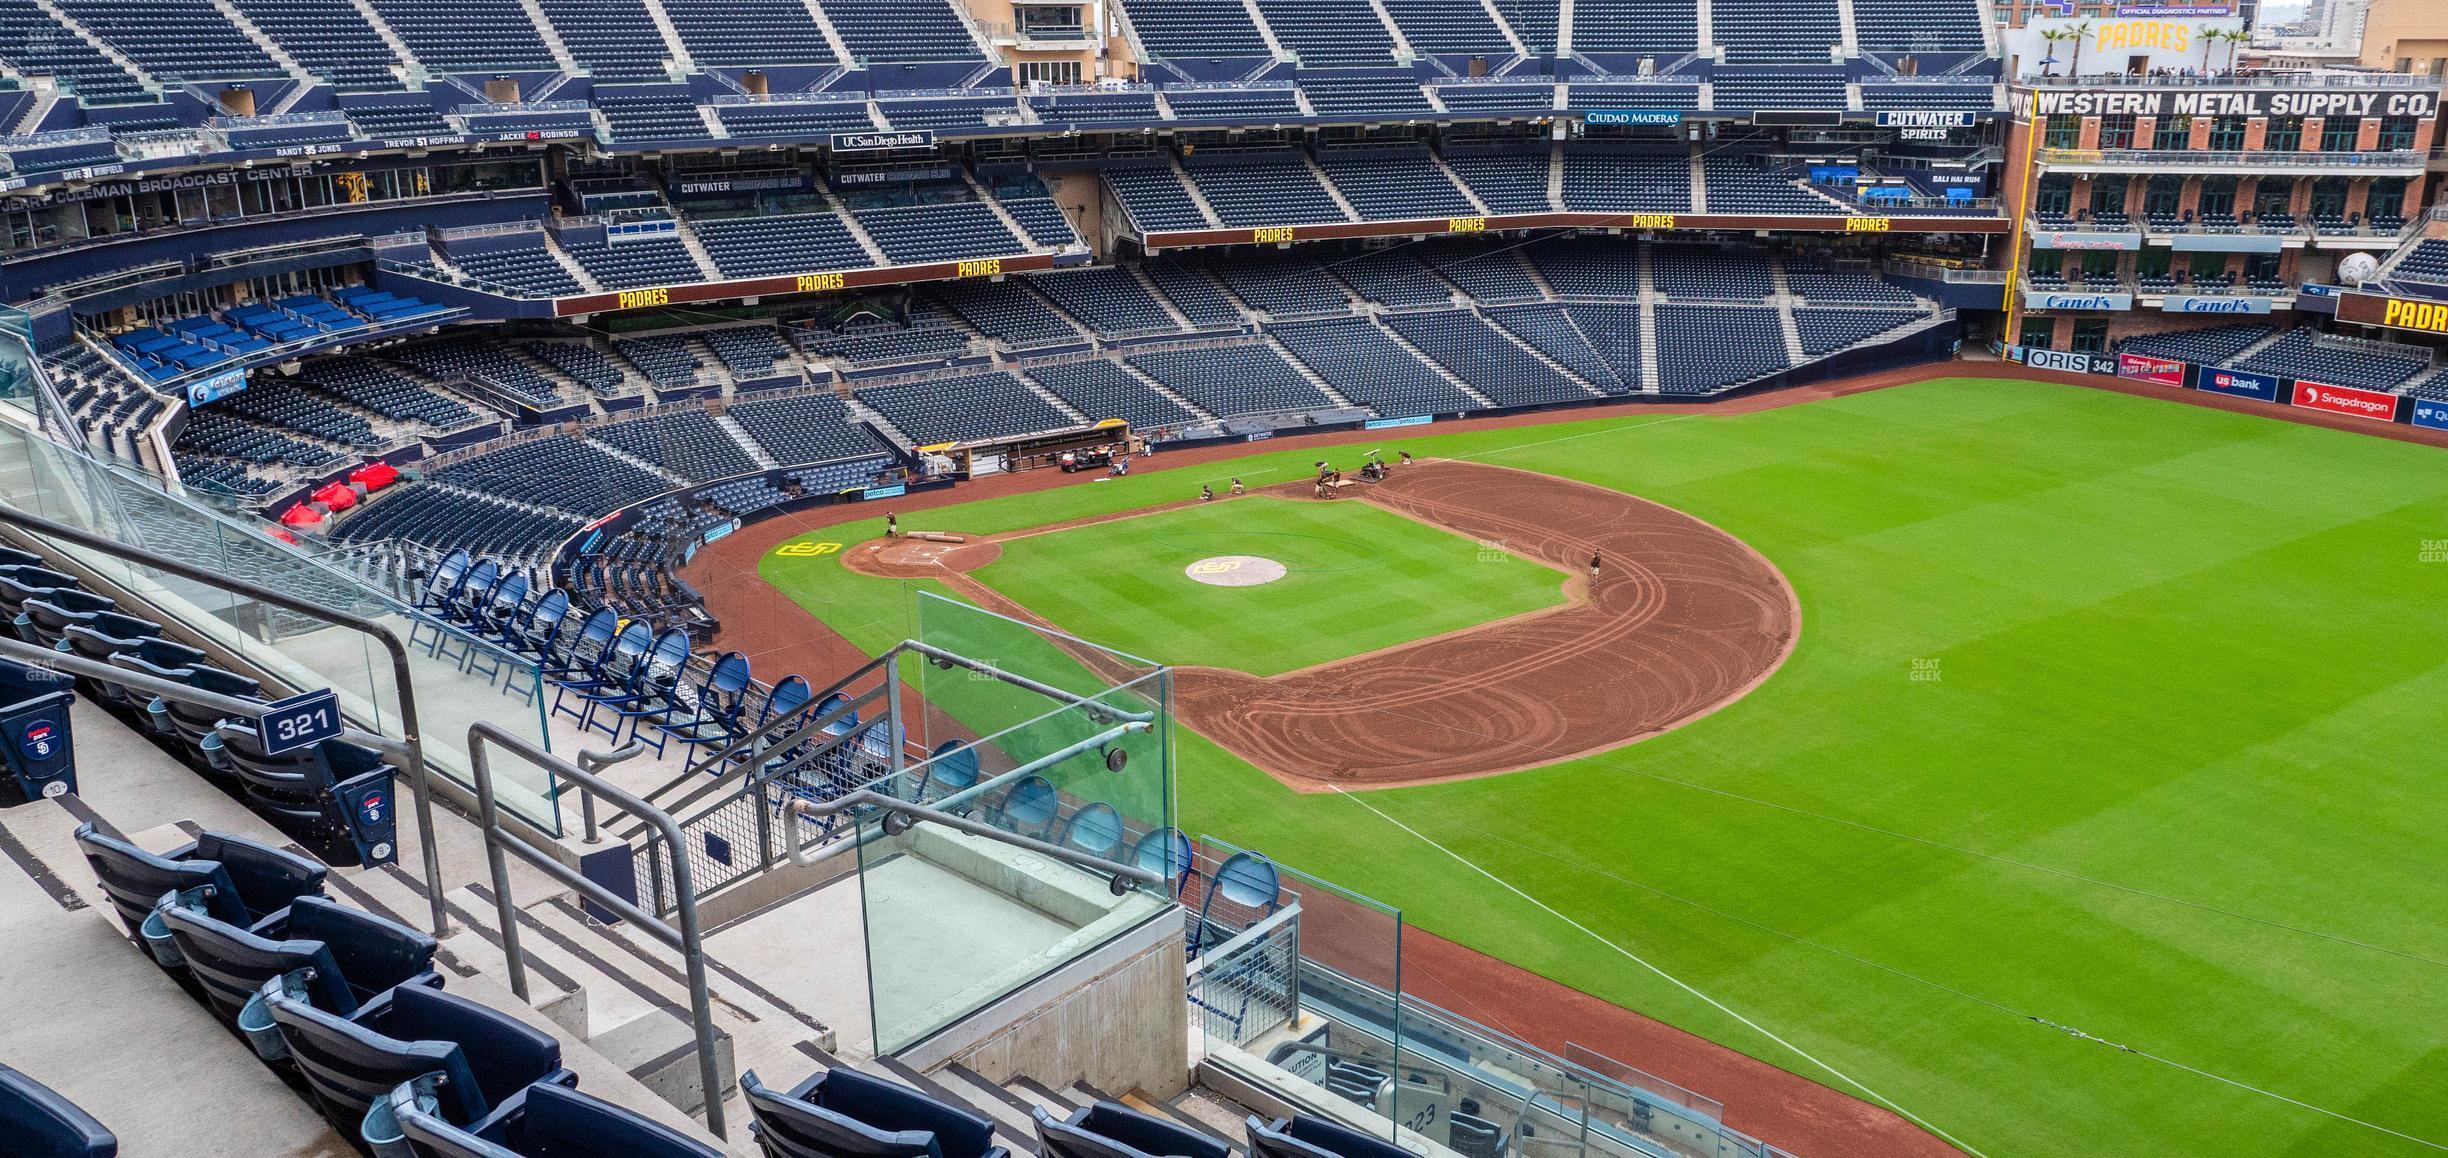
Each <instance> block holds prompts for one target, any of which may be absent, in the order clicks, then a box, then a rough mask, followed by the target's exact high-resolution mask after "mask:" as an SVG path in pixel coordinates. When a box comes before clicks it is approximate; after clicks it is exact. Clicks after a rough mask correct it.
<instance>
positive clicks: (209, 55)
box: [60, 0, 281, 80]
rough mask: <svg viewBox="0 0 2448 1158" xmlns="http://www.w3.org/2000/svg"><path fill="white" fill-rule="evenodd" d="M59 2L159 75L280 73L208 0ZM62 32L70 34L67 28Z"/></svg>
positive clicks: (197, 77) (205, 76)
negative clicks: (140, 2) (132, 2)
mask: <svg viewBox="0 0 2448 1158" xmlns="http://www.w3.org/2000/svg"><path fill="white" fill-rule="evenodd" d="M60 8H61V9H62V10H63V11H65V12H67V13H68V15H70V16H72V17H74V18H75V19H76V21H77V22H78V23H80V24H83V25H84V26H85V27H86V28H88V29H91V30H92V31H93V33H94V35H96V36H99V37H101V38H102V39H103V40H105V41H107V42H109V44H110V45H111V47H113V48H116V49H118V50H119V51H121V52H124V53H126V54H127V56H128V59H130V60H133V61H135V62H136V66H137V67H138V68H141V69H144V70H145V71H146V72H149V73H151V74H153V75H154V76H157V77H162V78H164V79H168V80H229V79H239V78H245V77H271V76H279V75H281V68H280V65H278V64H275V63H273V60H272V58H271V57H269V56H266V55H264V51H263V49H260V48H257V47H256V46H255V42H254V41H252V40H249V39H247V35H246V33H244V32H241V31H239V30H238V26H237V25H235V24H232V23H230V22H229V18H228V17H226V16H223V15H222V14H221V12H220V10H219V9H217V8H215V7H213V5H212V4H211V2H210V0H145V2H144V3H142V4H124V3H119V2H118V0H60ZM60 35H62V36H66V35H68V33H66V32H65V31H62V32H61V33H60Z"/></svg>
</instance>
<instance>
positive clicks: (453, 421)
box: [298, 355, 480, 430]
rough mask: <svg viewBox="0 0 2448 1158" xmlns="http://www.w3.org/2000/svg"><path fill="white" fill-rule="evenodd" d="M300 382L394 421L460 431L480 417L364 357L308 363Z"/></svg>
mask: <svg viewBox="0 0 2448 1158" xmlns="http://www.w3.org/2000/svg"><path fill="white" fill-rule="evenodd" d="M298 381H300V382H303V383H305V384H307V385H309V386H312V387H314V388H315V389H317V390H321V391H323V392H324V393H326V394H330V395H332V396H333V397H336V398H339V399H341V400H342V401H345V402H348V403H350V404H351V405H355V406H362V407H364V408H366V409H368V410H371V411H373V412H374V413H376V414H380V415H382V416H383V417H385V418H389V419H392V420H394V421H400V422H422V423H424V424H426V425H428V426H432V427H435V428H437V429H441V430H457V429H459V428H460V427H463V426H467V425H470V424H472V423H474V422H476V421H477V420H478V419H479V417H480V416H479V415H478V414H477V413H476V411H474V410H472V409H470V408H469V407H468V406H467V404H466V403H463V402H460V401H459V400H457V399H455V398H450V397H447V396H445V395H442V394H439V393H436V392H435V391H433V390H430V389H428V388H426V387H424V386H422V385H419V384H418V383H416V382H415V381H414V380H412V379H410V378H408V377H407V376H405V375H403V374H400V373H398V372H397V371H394V370H388V369H385V368H383V367H382V366H380V365H378V364H376V363H374V362H371V361H368V360H366V359H364V358H357V357H350V356H346V355H343V356H340V357H334V358H321V359H317V360H315V361H312V362H308V363H306V364H305V365H304V366H303V367H300V368H299V370H298Z"/></svg>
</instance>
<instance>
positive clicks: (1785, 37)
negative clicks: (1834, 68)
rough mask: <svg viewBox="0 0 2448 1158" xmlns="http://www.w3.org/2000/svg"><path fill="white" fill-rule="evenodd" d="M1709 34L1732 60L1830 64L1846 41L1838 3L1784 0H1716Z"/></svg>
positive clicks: (1758, 62) (1760, 62)
mask: <svg viewBox="0 0 2448 1158" xmlns="http://www.w3.org/2000/svg"><path fill="white" fill-rule="evenodd" d="M1709 33H1710V38H1711V39H1713V40H1715V41H1716V42H1717V43H1719V44H1721V45H1724V46H1725V59H1726V63H1728V64H1826V63H1827V62H1828V54H1829V52H1830V50H1832V49H1834V48H1836V47H1838V46H1839V45H1840V44H1842V43H1843V41H1844V29H1843V28H1842V27H1840V26H1839V24H1838V22H1837V19H1836V6H1835V5H1833V4H1790V3H1785V2H1784V0H1714V3H1712V4H1711V5H1710V8H1709Z"/></svg>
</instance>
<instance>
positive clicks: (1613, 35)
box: [1573, 0, 1700, 72]
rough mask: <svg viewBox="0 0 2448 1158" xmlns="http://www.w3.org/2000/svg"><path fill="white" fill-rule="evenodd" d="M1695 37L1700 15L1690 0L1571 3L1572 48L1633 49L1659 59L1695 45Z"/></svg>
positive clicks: (1583, 50)
mask: <svg viewBox="0 0 2448 1158" xmlns="http://www.w3.org/2000/svg"><path fill="white" fill-rule="evenodd" d="M1699 37H1700V18H1699V15H1698V11H1697V9H1696V7H1695V6H1694V5H1693V4H1692V3H1691V2H1690V0H1581V2H1579V3H1576V4H1574V5H1573V51H1575V52H1581V53H1592V52H1599V53H1612V52H1620V53H1627V54H1632V53H1637V54H1640V55H1643V56H1656V57H1659V58H1661V60H1660V63H1663V62H1664V60H1665V59H1669V58H1673V57H1678V56H1682V55H1684V54H1685V53H1688V52H1690V51H1692V50H1693V49H1694V48H1696V47H1698V45H1697V43H1696V42H1697V41H1698V40H1699ZM1622 71H1625V72H1630V71H1632V70H1631V69H1624V70H1622Z"/></svg>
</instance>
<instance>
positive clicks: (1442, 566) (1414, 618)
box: [975, 495, 1564, 676]
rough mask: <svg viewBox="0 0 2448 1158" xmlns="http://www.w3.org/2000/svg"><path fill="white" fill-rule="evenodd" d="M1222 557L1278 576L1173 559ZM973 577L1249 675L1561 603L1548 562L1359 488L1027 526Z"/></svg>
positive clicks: (1075, 625) (1143, 650) (1038, 604)
mask: <svg viewBox="0 0 2448 1158" xmlns="http://www.w3.org/2000/svg"><path fill="white" fill-rule="evenodd" d="M1220 555H1254V556H1259V557H1262V558H1269V559H1273V560H1275V561H1277V562H1280V563H1282V564H1283V565H1284V566H1285V568H1286V569H1287V572H1288V573H1287V574H1286V575H1285V576H1284V577H1283V578H1281V579H1278V580H1276V581H1274V582H1272V583H1266V584H1261V585H1258V586H1252V587H1217V586H1212V585H1209V584H1204V583H1199V582H1197V581H1195V580H1193V579H1192V578H1191V577H1190V576H1189V575H1188V574H1186V573H1185V571H1184V568H1186V567H1188V566H1189V565H1191V564H1193V563H1196V562H1198V561H1199V560H1202V559H1207V558H1212V557H1215V556H1220ZM975 574H976V577H977V579H978V580H979V581H980V582H982V583H985V584H986V585H987V586H990V587H993V588H994V589H995V590H997V591H999V592H1001V593H1003V594H1004V595H1007V596H1010V597H1011V598H1012V599H1014V600H1016V601H1018V602H1019V603H1020V605H1021V606H1023V607H1026V608H1028V609H1029V610H1030V611H1033V612H1035V613H1037V614H1038V615H1041V616H1044V617H1045V618H1047V619H1048V620H1051V621H1052V622H1054V623H1055V624H1057V625H1060V626H1062V627H1063V628H1065V629H1066V630H1069V631H1070V632H1071V633H1072V634H1074V635H1079V636H1081V637H1083V638H1087V639H1093V640H1095V641H1096V642H1099V643H1103V644H1106V645H1108V646H1112V647H1118V648H1121V649H1122V650H1124V651H1127V652H1131V653H1133V654H1136V655H1144V656H1147V657H1148V658H1150V659H1155V660H1160V661H1163V662H1166V663H1172V664H1177V665H1201V666H1207V667H1221V668H1231V669H1234V670H1236V671H1244V672H1248V673H1250V674H1252V675H1261V676H1265V675H1277V674H1280V673H1283V672H1287V671H1295V670H1298V669H1301V668H1306V667H1314V666H1316V665H1318V664H1322V663H1329V662H1332V661H1334V660H1339V659H1345V658H1348V657H1351V656H1355V655H1362V654H1366V653H1368V652H1372V651H1378V650H1381V649H1384V648H1388V647H1393V646H1396V645H1398V644H1403V643H1408V642H1410V641H1412V640H1416V639H1424V638H1427V637H1429V636H1434V635H1442V634H1444V633H1446V632H1449V631H1458V630H1461V629H1462V628H1465V627H1470V626H1473V625H1476V624H1481V623H1487V622H1490V621H1493V620H1498V619H1505V618H1509V617H1511V616H1515V615H1520V614H1523V613H1526V612H1530V611H1536V610H1539V609H1540V608H1545V607H1554V606H1558V605H1560V604H1562V603H1563V602H1564V593H1563V579H1564V577H1563V576H1562V575H1561V574H1559V573H1558V572H1556V571H1554V570H1551V569H1549V568H1546V567H1543V566H1540V565H1538V564H1536V563H1531V562H1527V561H1525V560H1522V559H1520V558H1518V557H1516V556H1513V555H1510V554H1507V553H1504V552H1501V551H1499V552H1495V553H1493V554H1492V555H1491V554H1487V553H1485V552H1483V551H1482V549H1481V548H1480V546H1479V544H1477V543H1475V542H1473V541H1471V540H1469V539H1466V538H1463V537H1462V536H1460V535H1456V534H1453V533H1452V532H1449V531H1445V530H1442V529H1440V528H1437V527H1431V526H1428V525H1427V524H1424V523H1419V522H1415V521H1413V520H1411V519H1409V518H1405V517H1404V516H1402V515H1398V514H1395V513H1393V512H1391V511H1386V510H1383V509H1380V508H1378V507H1374V506H1370V505H1369V504H1368V503H1366V502H1363V501H1360V500H1358V499H1342V500H1336V501H1333V502H1324V503H1320V502H1299V501H1294V500H1288V499H1279V498H1275V497H1272V496H1264V495H1252V496H1248V497H1245V498H1240V499H1232V500H1226V501H1219V502H1215V503H1205V504H1201V505H1198V506H1195V507H1182V508H1177V509H1174V510H1168V511H1159V512H1155V513H1152V514H1148V515H1142V516H1140V517H1138V518H1132V519H1119V520H1115V521H1112V522H1105V523H1095V524H1092V525H1089V526H1085V527H1073V528H1071V529H1069V530H1063V531H1054V532H1050V533H1047V534H1042V535H1027V536H1023V537H1020V538H1016V539H1012V540H1009V541H1007V542H1005V543H1004V544H1003V554H1002V556H1001V557H1000V558H999V559H997V560H996V561H995V562H993V563H991V564H989V565H987V566H985V567H981V568H979V569H978V570H977V572H976V573H975Z"/></svg>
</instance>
